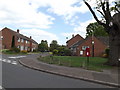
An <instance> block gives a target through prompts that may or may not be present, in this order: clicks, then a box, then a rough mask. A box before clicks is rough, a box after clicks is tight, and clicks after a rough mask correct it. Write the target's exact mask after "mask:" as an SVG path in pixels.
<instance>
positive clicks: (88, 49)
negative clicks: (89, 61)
mask: <svg viewBox="0 0 120 90" xmlns="http://www.w3.org/2000/svg"><path fill="white" fill-rule="evenodd" d="M86 56H87V57H89V56H90V48H86Z"/></svg>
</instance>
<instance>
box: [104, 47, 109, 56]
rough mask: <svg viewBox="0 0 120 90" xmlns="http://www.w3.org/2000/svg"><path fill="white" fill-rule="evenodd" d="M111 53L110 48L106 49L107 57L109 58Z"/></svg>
mask: <svg viewBox="0 0 120 90" xmlns="http://www.w3.org/2000/svg"><path fill="white" fill-rule="evenodd" d="M109 52H110V49H109V48H106V49H105V53H106V54H107V57H108V56H109Z"/></svg>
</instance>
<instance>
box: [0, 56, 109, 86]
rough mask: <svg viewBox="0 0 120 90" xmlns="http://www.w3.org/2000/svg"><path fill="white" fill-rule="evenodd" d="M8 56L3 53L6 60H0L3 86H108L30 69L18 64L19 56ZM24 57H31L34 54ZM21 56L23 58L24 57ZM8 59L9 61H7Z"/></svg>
mask: <svg viewBox="0 0 120 90" xmlns="http://www.w3.org/2000/svg"><path fill="white" fill-rule="evenodd" d="M10 57H12V56H9V55H3V59H5V60H6V61H4V60H3V61H2V60H1V61H0V62H1V63H2V86H3V87H4V88H108V86H105V85H101V84H96V83H92V82H87V81H83V80H77V79H73V78H68V77H63V76H58V75H53V74H49V73H45V72H41V71H36V70H32V69H29V68H26V67H24V66H22V65H20V64H19V63H18V60H19V58H10ZM15 57H17V56H15ZM26 57H28V58H33V57H35V55H33V56H32V55H27V56H26ZM21 58H23V59H24V57H21ZM8 60H11V61H9V62H7V61H8ZM13 62H14V63H13Z"/></svg>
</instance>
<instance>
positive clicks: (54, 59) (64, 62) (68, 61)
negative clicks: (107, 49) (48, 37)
mask: <svg viewBox="0 0 120 90" xmlns="http://www.w3.org/2000/svg"><path fill="white" fill-rule="evenodd" d="M38 60H40V61H42V62H45V63H48V64H56V65H61V66H68V67H81V68H85V69H88V70H94V71H102V70H103V69H110V68H112V66H108V65H104V63H105V62H106V61H107V59H106V58H100V57H90V58H89V65H88V64H87V58H86V57H76V56H47V57H40V58H38Z"/></svg>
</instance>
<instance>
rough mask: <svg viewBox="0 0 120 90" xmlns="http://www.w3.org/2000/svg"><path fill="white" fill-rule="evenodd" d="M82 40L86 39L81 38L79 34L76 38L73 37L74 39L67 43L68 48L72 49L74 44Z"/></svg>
mask: <svg viewBox="0 0 120 90" xmlns="http://www.w3.org/2000/svg"><path fill="white" fill-rule="evenodd" d="M80 40H84V38H83V37H81V36H80V35H79V34H77V35H76V36H74V35H72V38H71V39H70V40H68V41H67V42H66V43H67V47H68V48H70V47H71V46H73V44H75V43H77V42H78V41H80Z"/></svg>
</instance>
